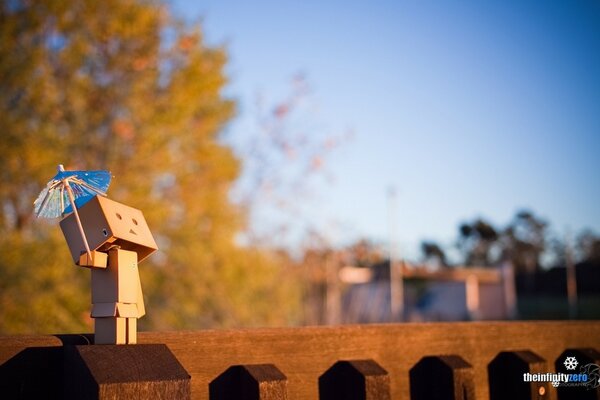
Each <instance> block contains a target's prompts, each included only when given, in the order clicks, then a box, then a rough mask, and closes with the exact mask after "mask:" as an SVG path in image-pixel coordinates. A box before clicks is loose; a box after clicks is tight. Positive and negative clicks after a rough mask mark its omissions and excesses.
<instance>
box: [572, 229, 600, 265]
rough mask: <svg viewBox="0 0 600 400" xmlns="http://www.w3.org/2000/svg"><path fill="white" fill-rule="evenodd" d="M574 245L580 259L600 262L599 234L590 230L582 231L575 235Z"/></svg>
mask: <svg viewBox="0 0 600 400" xmlns="http://www.w3.org/2000/svg"><path fill="white" fill-rule="evenodd" d="M575 246H576V250H577V253H578V255H579V260H580V261H591V262H595V263H600V236H598V235H596V234H595V233H594V232H593V231H592V230H590V229H586V230H584V231H582V232H581V233H580V234H579V235H578V236H577V239H576V244H575Z"/></svg>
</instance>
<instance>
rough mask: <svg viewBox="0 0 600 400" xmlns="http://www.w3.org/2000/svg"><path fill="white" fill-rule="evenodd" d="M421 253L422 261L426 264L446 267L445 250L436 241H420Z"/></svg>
mask: <svg viewBox="0 0 600 400" xmlns="http://www.w3.org/2000/svg"><path fill="white" fill-rule="evenodd" d="M421 254H422V255H423V261H424V262H425V263H428V264H433V265H436V266H440V267H447V266H448V262H447V260H446V252H444V250H443V249H442V247H441V246H440V245H439V244H437V243H436V242H432V241H423V242H421Z"/></svg>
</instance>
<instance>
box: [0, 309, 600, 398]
mask: <svg viewBox="0 0 600 400" xmlns="http://www.w3.org/2000/svg"><path fill="white" fill-rule="evenodd" d="M90 338H91V336H90V335H56V336H6V337H0V398H3V399H4V398H15V397H11V396H17V397H16V398H29V397H28V396H30V397H31V398H36V394H38V395H39V394H43V395H42V396H37V397H39V398H61V396H62V394H63V393H64V391H63V390H64V389H63V388H64V385H69V384H70V380H69V377H68V376H64V375H65V372H64V371H65V367H64V362H65V361H64V360H65V358H64V354H65V351H64V349H65V346H70V345H74V344H89V340H90ZM139 343H140V344H153V343H162V344H166V345H167V346H168V348H169V349H170V350H171V352H172V353H173V354H174V355H175V356H176V357H177V359H178V360H179V362H180V363H181V364H182V365H183V367H184V368H185V369H186V370H187V372H188V373H189V374H190V375H191V377H192V379H191V393H192V398H193V399H211V400H218V399H225V398H227V399H229V398H237V399H254V398H261V399H286V398H287V399H319V398H321V399H334V398H335V399H338V398H340V399H341V398H345V399H400V400H409V399H411V400H414V399H425V400H428V399H493V400H495V399H510V400H517V399H571V398H572V399H584V398H590V399H592V398H593V399H600V391H599V390H600V389H599V388H596V389H593V390H587V391H585V393H583V392H581V391H579V392H575V391H574V390H579V389H580V388H564V389H562V388H559V389H560V390H558V391H557V389H555V388H554V387H553V386H552V385H551V384H550V383H547V382H531V383H525V382H523V373H526V372H531V373H534V372H543V373H545V372H555V371H558V370H560V369H561V368H562V363H563V360H562V358H564V357H566V355H565V354H563V352H564V351H565V350H567V349H580V350H578V351H579V352H575V353H568V354H576V356H577V357H578V358H579V360H580V363H583V362H588V363H595V364H600V357H599V353H598V351H596V350H600V321H573V322H561V321H555V322H485V323H483V322H481V323H480V322H473V323H468V322H466V323H424V324H412V323H411V324H381V325H359V326H356V325H355V326H336V327H307V328H280V329H252V330H222V331H220V330H209V331H196V332H189V331H180V332H146V333H140V335H139ZM67 348H68V347H67ZM594 349H596V350H594ZM557 368H558V369H557ZM7 394H8V395H7ZM19 396H20V397H19ZM582 396H583V397H582Z"/></svg>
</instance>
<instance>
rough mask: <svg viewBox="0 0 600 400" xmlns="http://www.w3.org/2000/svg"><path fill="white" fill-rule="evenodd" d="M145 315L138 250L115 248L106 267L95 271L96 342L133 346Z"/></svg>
mask: <svg viewBox="0 0 600 400" xmlns="http://www.w3.org/2000/svg"><path fill="white" fill-rule="evenodd" d="M145 313H146V311H145V307H144V296H143V294H142V285H141V282H140V275H139V271H138V263H137V253H136V252H135V251H129V250H122V249H118V248H113V249H110V250H109V251H108V263H107V267H106V268H92V318H94V319H95V324H94V325H95V329H94V343H96V344H134V343H136V342H137V319H138V318H140V317H142V316H143V315H144V314H145Z"/></svg>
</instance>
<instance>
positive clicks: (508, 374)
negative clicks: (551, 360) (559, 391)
mask: <svg viewBox="0 0 600 400" xmlns="http://www.w3.org/2000/svg"><path fill="white" fill-rule="evenodd" d="M548 372H551V371H549V370H548V366H547V364H546V360H544V359H543V358H542V357H540V356H538V355H537V354H535V353H534V352H532V351H529V350H523V351H503V352H501V353H499V354H498V355H497V356H496V358H494V359H493V360H492V362H491V363H490V364H489V365H488V380H489V384H490V400H506V399H510V400H545V399H551V398H552V392H550V391H549V385H550V383H549V382H538V381H534V380H531V381H526V380H525V378H526V375H527V374H535V373H548Z"/></svg>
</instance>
